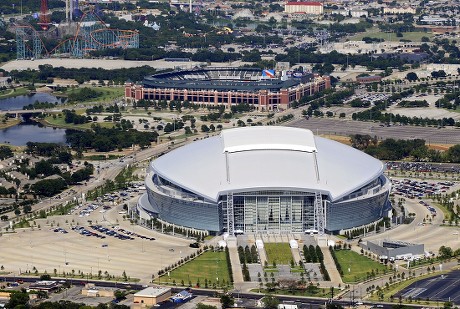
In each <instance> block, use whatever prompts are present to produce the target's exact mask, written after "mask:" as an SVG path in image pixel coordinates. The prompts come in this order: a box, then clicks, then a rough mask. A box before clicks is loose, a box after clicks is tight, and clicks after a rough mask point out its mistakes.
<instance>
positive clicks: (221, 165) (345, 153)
mask: <svg viewBox="0 0 460 309" xmlns="http://www.w3.org/2000/svg"><path fill="white" fill-rule="evenodd" d="M152 168H153V170H154V171H155V172H156V173H158V174H159V175H160V176H161V177H163V178H165V179H167V180H168V181H170V182H172V183H174V184H175V185H177V186H180V187H182V188H185V189H187V190H189V191H191V192H194V193H195V194H198V195H200V196H203V197H205V198H206V199H209V200H212V201H217V199H218V197H219V195H221V194H225V193H226V192H229V191H233V192H243V191H254V190H296V191H321V192H323V194H327V195H329V196H330V198H331V199H332V200H336V199H339V198H341V197H343V196H345V195H347V194H349V193H351V192H353V191H355V190H357V189H359V188H360V187H362V186H364V185H366V184H367V183H368V182H370V181H372V180H374V179H375V178H376V177H378V176H380V175H381V174H382V173H383V171H384V165H383V164H382V162H380V161H379V160H376V159H374V158H373V157H371V156H369V155H367V154H365V153H363V152H361V151H359V150H356V149H354V148H352V147H349V146H347V145H344V144H341V143H338V142H335V141H332V140H328V139H325V138H321V137H318V136H314V135H313V133H312V132H311V131H310V130H306V129H299V128H288V127H277V126H271V127H268V126H265V127H245V128H238V129H229V130H225V131H223V132H222V133H221V134H220V135H219V136H215V137H210V138H206V139H203V140H201V141H197V142H193V143H191V144H188V145H186V146H183V147H180V148H178V149H175V150H173V151H171V152H170V153H168V154H165V155H163V156H161V157H160V158H158V159H156V160H155V161H153V162H152Z"/></svg>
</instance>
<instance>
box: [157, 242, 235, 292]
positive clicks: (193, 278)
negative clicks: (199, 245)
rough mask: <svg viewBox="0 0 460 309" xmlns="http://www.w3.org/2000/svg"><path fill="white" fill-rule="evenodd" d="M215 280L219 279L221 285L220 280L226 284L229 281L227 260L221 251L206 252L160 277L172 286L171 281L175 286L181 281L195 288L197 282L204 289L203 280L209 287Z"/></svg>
mask: <svg viewBox="0 0 460 309" xmlns="http://www.w3.org/2000/svg"><path fill="white" fill-rule="evenodd" d="M216 278H219V282H220V284H222V280H225V282H226V284H228V282H229V280H230V279H229V274H228V267H227V258H226V257H225V252H223V251H222V252H213V251H206V252H205V253H203V254H202V255H200V256H199V257H197V258H195V259H194V260H192V261H190V262H188V263H186V264H184V265H182V266H181V267H179V268H177V269H175V270H173V271H171V272H170V274H169V276H168V274H166V275H164V276H162V277H161V279H160V280H161V282H163V283H164V282H168V283H170V284H173V280H175V282H176V284H177V285H181V284H182V281H183V282H184V285H189V284H191V285H192V286H196V285H197V282H198V280H199V281H200V286H202V287H205V279H208V284H209V287H212V285H213V283H215V282H216ZM220 284H219V285H220Z"/></svg>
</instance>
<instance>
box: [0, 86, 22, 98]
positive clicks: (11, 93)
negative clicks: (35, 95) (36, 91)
mask: <svg viewBox="0 0 460 309" xmlns="http://www.w3.org/2000/svg"><path fill="white" fill-rule="evenodd" d="M28 93H29V90H28V89H27V88H25V87H18V88H15V89H14V90H13V89H6V90H4V91H0V99H6V98H12V97H17V96H20V95H26V94H28Z"/></svg>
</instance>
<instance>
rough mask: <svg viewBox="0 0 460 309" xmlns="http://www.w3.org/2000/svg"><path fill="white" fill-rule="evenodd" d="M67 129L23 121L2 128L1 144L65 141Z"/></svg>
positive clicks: (22, 144) (20, 144)
mask: <svg viewBox="0 0 460 309" xmlns="http://www.w3.org/2000/svg"><path fill="white" fill-rule="evenodd" d="M65 131H66V129H60V128H52V127H45V126H43V125H42V124H40V123H37V122H31V121H29V122H23V123H20V124H18V125H16V126H14V127H9V128H6V129H1V130H0V144H10V145H14V146H25V145H26V144H27V142H38V143H65V142H66V138H65Z"/></svg>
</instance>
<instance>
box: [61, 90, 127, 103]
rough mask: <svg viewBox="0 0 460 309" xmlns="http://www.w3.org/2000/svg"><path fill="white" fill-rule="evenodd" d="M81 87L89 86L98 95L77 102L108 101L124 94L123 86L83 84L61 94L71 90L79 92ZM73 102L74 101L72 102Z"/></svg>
mask: <svg viewBox="0 0 460 309" xmlns="http://www.w3.org/2000/svg"><path fill="white" fill-rule="evenodd" d="M83 88H91V89H92V90H95V91H97V92H98V93H99V94H100V95H99V96H98V97H97V98H94V99H89V100H88V101H82V102H77V103H85V102H109V101H112V100H115V99H117V98H120V97H122V96H123V95H124V91H125V88H124V87H88V86H83V87H80V88H73V89H70V90H68V91H66V92H63V93H62V94H63V95H69V94H70V93H73V92H80V91H81V89H83ZM74 103H75V102H74Z"/></svg>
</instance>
